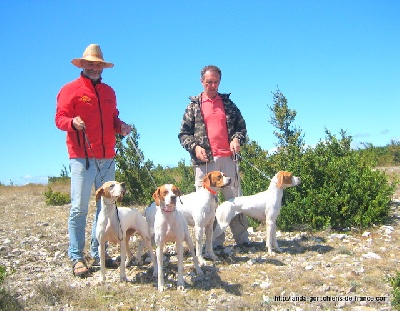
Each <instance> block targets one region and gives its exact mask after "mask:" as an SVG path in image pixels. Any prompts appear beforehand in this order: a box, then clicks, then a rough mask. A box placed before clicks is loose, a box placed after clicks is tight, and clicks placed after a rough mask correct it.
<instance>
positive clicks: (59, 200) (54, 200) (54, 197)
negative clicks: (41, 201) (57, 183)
mask: <svg viewBox="0 0 400 311" xmlns="http://www.w3.org/2000/svg"><path fill="white" fill-rule="evenodd" d="M44 196H45V197H46V205H55V206H60V205H64V204H68V203H70V202H71V197H70V195H69V194H68V193H62V192H58V191H53V189H52V188H51V187H48V188H47V191H45V193H44Z"/></svg>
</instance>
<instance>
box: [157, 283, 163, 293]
mask: <svg viewBox="0 0 400 311" xmlns="http://www.w3.org/2000/svg"><path fill="white" fill-rule="evenodd" d="M158 291H159V292H160V293H162V292H163V291H164V286H162V285H158Z"/></svg>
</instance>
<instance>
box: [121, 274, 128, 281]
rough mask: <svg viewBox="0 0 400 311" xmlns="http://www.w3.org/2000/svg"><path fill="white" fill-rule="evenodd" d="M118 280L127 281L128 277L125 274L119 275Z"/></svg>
mask: <svg viewBox="0 0 400 311" xmlns="http://www.w3.org/2000/svg"><path fill="white" fill-rule="evenodd" d="M119 280H120V281H121V282H129V280H128V278H127V277H126V275H121V276H120V277H119Z"/></svg>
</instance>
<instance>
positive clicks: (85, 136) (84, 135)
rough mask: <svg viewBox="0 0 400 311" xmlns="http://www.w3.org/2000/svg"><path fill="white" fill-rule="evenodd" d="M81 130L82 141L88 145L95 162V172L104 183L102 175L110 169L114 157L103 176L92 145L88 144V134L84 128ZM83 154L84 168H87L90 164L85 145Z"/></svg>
mask: <svg viewBox="0 0 400 311" xmlns="http://www.w3.org/2000/svg"><path fill="white" fill-rule="evenodd" d="M82 132H83V137H84V138H85V140H84V142H86V144H87V145H88V146H89V150H90V152H91V153H92V157H93V160H94V163H96V169H97V173H98V174H99V175H100V178H101V182H102V183H104V176H105V175H106V174H107V172H108V170H109V169H110V167H111V165H112V164H113V162H114V159H115V157H114V158H113V159H112V161H111V162H110V165H109V166H108V168H107V170H106V172H105V173H104V176H103V175H101V170H100V165H99V162H98V161H97V159H96V158H95V157H94V152H93V149H92V146H91V144H90V141H89V138H88V136H87V135H86V130H85V128H84V129H83V130H82ZM84 145H85V144H84ZM85 156H86V169H89V167H90V164H89V157H88V153H87V150H86V146H85Z"/></svg>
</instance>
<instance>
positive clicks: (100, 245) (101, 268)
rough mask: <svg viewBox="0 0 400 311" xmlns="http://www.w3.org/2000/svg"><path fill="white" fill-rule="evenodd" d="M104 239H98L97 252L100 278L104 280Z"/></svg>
mask: <svg viewBox="0 0 400 311" xmlns="http://www.w3.org/2000/svg"><path fill="white" fill-rule="evenodd" d="M105 246H106V245H105V241H103V239H102V238H101V239H99V247H98V250H99V254H100V280H101V281H102V282H104V281H105V280H106V250H105Z"/></svg>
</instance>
